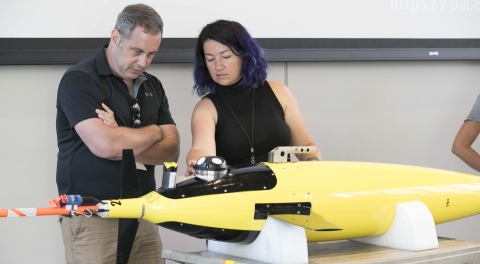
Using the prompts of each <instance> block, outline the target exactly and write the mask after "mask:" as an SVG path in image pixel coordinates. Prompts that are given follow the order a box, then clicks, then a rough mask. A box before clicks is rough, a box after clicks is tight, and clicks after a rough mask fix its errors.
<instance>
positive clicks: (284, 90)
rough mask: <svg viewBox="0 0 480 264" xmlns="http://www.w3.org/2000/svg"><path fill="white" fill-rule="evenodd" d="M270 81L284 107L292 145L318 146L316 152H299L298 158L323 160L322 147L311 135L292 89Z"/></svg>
mask: <svg viewBox="0 0 480 264" xmlns="http://www.w3.org/2000/svg"><path fill="white" fill-rule="evenodd" d="M268 83H269V84H270V87H272V90H273V92H274V93H275V96H277V98H278V101H279V102H280V104H281V105H282V107H283V111H284V113H285V122H286V123H287V125H288V126H289V127H290V131H291V132H292V142H291V144H292V146H314V147H316V148H317V152H316V153H308V154H297V155H296V156H297V158H298V159H299V160H321V154H320V149H319V148H318V146H317V145H316V144H315V142H314V141H313V139H312V137H311V136H310V133H309V132H308V128H307V125H306V124H305V120H304V119H303V116H302V112H301V111H300V106H299V105H298V103H297V100H296V99H295V97H294V96H293V94H292V93H291V91H290V90H289V89H288V87H287V86H286V85H285V84H283V83H280V82H276V81H268Z"/></svg>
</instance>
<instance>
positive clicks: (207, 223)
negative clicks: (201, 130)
mask: <svg viewBox="0 0 480 264" xmlns="http://www.w3.org/2000/svg"><path fill="white" fill-rule="evenodd" d="M293 148H295V149H297V148H301V147H285V148H282V147H279V148H277V151H276V152H272V153H275V154H272V155H271V158H270V160H269V162H264V163H262V164H257V165H253V166H250V167H245V168H231V169H230V168H229V167H228V166H227V164H226V163H225V161H224V160H223V159H222V158H219V157H205V158H203V159H201V160H199V161H198V163H197V166H196V169H197V177H193V178H191V179H189V180H186V181H184V182H181V183H179V184H177V185H176V187H174V188H169V187H164V188H160V189H158V190H155V191H152V192H150V193H148V194H146V195H143V196H141V197H138V198H128V199H115V200H107V201H102V202H100V203H98V204H97V205H95V206H87V207H88V208H87V207H85V208H83V207H82V206H83V205H82V204H78V205H79V206H80V207H76V206H75V205H73V207H71V208H69V209H68V210H67V209H65V208H63V209H62V210H63V211H62V213H61V214H65V213H69V212H72V213H81V214H98V215H100V216H101V217H104V218H129V219H145V220H147V221H150V222H152V223H155V224H158V225H160V226H162V227H165V228H168V229H172V230H174V231H177V232H181V233H184V234H187V235H190V236H193V237H197V238H202V239H211V240H217V241H224V242H234V243H242V244H247V243H250V242H252V241H253V240H255V238H256V237H257V235H258V234H259V232H260V231H261V230H262V227H263V225H264V223H265V219H266V218H267V216H270V217H273V218H277V219H280V220H282V221H285V222H288V223H291V224H293V225H297V226H301V227H303V228H305V234H306V237H307V241H308V242H320V241H330V240H342V239H355V238H362V237H369V236H378V235H382V234H384V233H385V232H387V231H388V229H389V228H390V226H391V225H392V222H393V219H394V216H395V211H396V205H397V204H399V203H403V202H410V201H420V202H423V203H424V204H425V205H426V206H427V207H428V209H429V211H430V212H431V214H432V216H433V219H434V222H435V224H440V223H444V222H448V221H453V220H456V219H460V218H464V217H468V216H472V215H476V214H479V213H480V178H479V177H478V176H474V175H469V174H465V173H459V172H452V171H446V170H439V169H432V168H424V167H415V166H407V165H394V164H382V163H369V162H347V161H305V162H304V161H299V162H285V161H286V158H285V157H286V156H287V155H286V152H288V150H290V149H293ZM305 151H306V150H305ZM132 155H133V154H132ZM133 182H134V181H133ZM163 186H168V185H165V184H164V185H163ZM171 186H172V185H171ZM72 208H74V209H75V210H74V209H72ZM59 209H60V208H59ZM25 210H27V209H5V210H0V217H2V216H3V217H5V216H9V217H11V216H21V214H23V215H24V216H29V215H34V213H31V212H30V213H27V212H26V211H25ZM30 210H31V209H30Z"/></svg>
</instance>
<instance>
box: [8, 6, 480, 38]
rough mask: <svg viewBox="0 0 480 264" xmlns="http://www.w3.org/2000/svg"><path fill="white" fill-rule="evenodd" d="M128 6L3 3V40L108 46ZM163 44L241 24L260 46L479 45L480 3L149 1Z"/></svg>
mask: <svg viewBox="0 0 480 264" xmlns="http://www.w3.org/2000/svg"><path fill="white" fill-rule="evenodd" d="M133 3H137V1H130V0H81V1H78V0H77V1H73V0H43V1H38V0H15V1H7V0H3V1H1V8H0V38H108V37H110V32H111V30H112V29H113V27H114V25H115V21H116V16H117V15H118V13H119V12H120V11H121V10H122V9H123V8H124V7H125V6H126V5H128V4H133ZM143 3H145V4H148V5H150V6H152V7H153V8H155V9H156V10H157V12H158V13H159V14H160V16H161V17H162V19H163V20H164V24H165V27H164V37H165V38H196V37H197V36H198V34H199V32H200V30H201V29H202V27H203V26H205V25H206V24H207V23H210V22H213V21H215V20H217V19H228V20H235V21H238V22H240V23H241V24H242V25H244V26H245V27H246V28H247V29H248V31H249V32H250V33H251V35H252V36H253V37H255V38H394V39H398V38H406V39H409V38H414V39H417V38H420V39H438V38H445V39H459V38H460V39H462V38H465V39H470V38H480V0H296V1H285V0H277V1H266V0H242V1H228V0H227V1H222V0H144V1H143Z"/></svg>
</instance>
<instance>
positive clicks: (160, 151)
mask: <svg viewBox="0 0 480 264" xmlns="http://www.w3.org/2000/svg"><path fill="white" fill-rule="evenodd" d="M159 127H160V129H161V130H162V136H163V137H162V139H161V140H160V141H159V142H157V143H155V144H154V145H152V146H151V147H149V148H148V149H146V150H145V151H143V152H141V153H140V154H139V155H138V156H136V157H135V160H136V161H138V162H140V163H142V164H148V165H161V164H163V163H164V162H177V161H178V157H179V155H180V136H179V135H178V130H177V126H175V125H173V124H167V125H160V126H159Z"/></svg>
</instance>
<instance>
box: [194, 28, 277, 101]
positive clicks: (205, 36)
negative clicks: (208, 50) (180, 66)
mask: <svg viewBox="0 0 480 264" xmlns="http://www.w3.org/2000/svg"><path fill="white" fill-rule="evenodd" d="M207 40H215V41H217V42H219V43H221V44H223V45H225V46H227V47H228V48H229V49H230V50H231V51H232V52H233V53H234V54H235V55H237V56H239V57H241V58H242V70H241V75H242V77H241V82H240V84H241V85H242V86H244V87H249V88H250V87H251V88H257V87H258V86H259V85H260V84H262V83H263V82H264V81H265V79H267V69H268V65H267V61H266V60H265V58H264V57H263V50H262V48H260V46H259V45H258V44H257V42H255V40H254V39H253V38H252V37H251V36H250V34H249V33H248V32H247V30H246V29H245V28H244V27H243V26H242V25H241V24H240V23H238V22H235V21H227V20H217V21H215V22H213V23H211V24H208V25H206V26H205V27H204V28H203V29H202V32H200V35H199V36H198V40H197V46H196V48H195V65H194V69H193V78H194V81H195V84H194V86H193V91H194V92H196V93H197V94H198V95H199V96H203V95H205V94H207V93H209V92H210V93H212V94H215V92H216V83H215V81H214V80H213V79H212V77H211V76H210V74H209V72H208V68H207V65H206V63H205V52H204V51H203V44H204V43H205V42H206V41H207Z"/></svg>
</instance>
